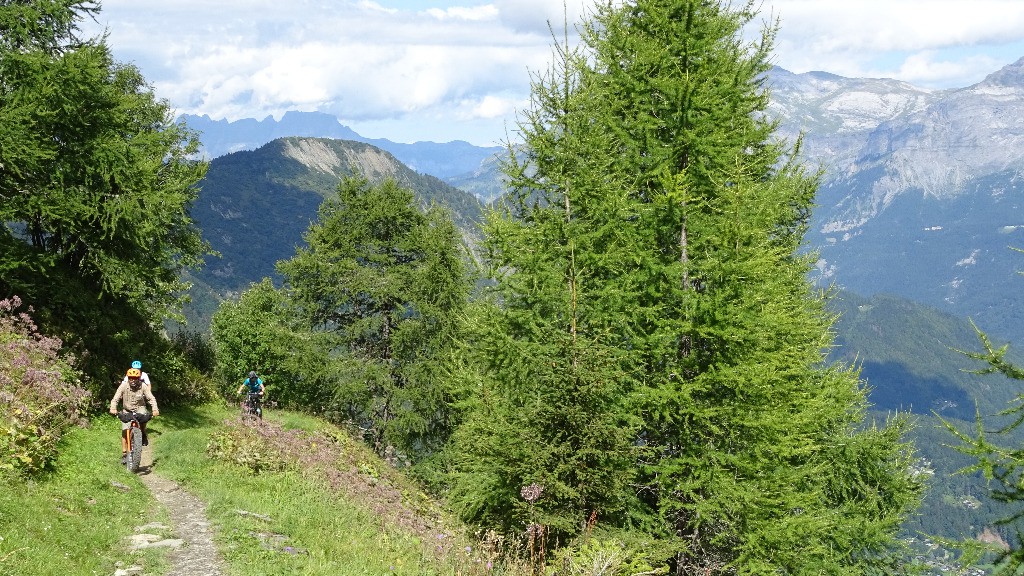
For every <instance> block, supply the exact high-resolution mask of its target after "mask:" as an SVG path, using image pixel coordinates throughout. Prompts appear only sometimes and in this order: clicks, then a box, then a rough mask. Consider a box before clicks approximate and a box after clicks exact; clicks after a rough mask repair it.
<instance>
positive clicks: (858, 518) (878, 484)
mask: <svg viewBox="0 0 1024 576" xmlns="http://www.w3.org/2000/svg"><path fill="white" fill-rule="evenodd" d="M755 18H756V11H755V10H754V8H753V5H752V3H747V4H745V5H743V6H739V7H734V6H733V5H732V4H730V3H727V2H721V1H716V0H629V1H626V2H615V3H603V4H600V5H598V6H597V7H596V8H595V11H594V14H593V16H592V18H591V19H590V20H589V21H588V22H587V23H586V24H585V25H584V26H583V27H582V29H581V31H582V35H583V44H582V46H583V47H582V49H581V52H580V53H579V55H578V57H573V58H563V59H562V62H563V63H565V65H566V66H567V67H568V69H567V70H566V71H563V72H562V73H561V74H557V75H552V76H551V77H550V79H551V81H550V82H547V83H539V84H535V87H534V104H533V108H532V109H531V111H529V112H527V113H526V114H525V121H524V122H523V123H522V124H521V128H522V133H523V139H524V146H523V149H522V152H520V153H518V154H517V155H516V158H517V159H516V160H515V161H513V162H511V163H510V165H509V170H508V175H509V177H510V180H511V182H512V187H513V189H514V190H517V191H518V192H517V196H518V197H520V198H523V199H524V200H526V202H525V206H526V208H527V209H526V210H520V212H519V213H518V214H512V215H510V217H508V218H506V219H503V220H501V221H500V225H499V226H495V227H494V228H492V231H491V237H492V238H496V239H498V240H499V241H502V238H505V239H506V240H504V241H505V242H508V240H507V239H515V240H516V242H518V244H512V243H507V244H506V246H507V247H506V248H504V249H503V250H501V253H502V254H504V255H506V260H499V262H500V263H501V264H502V265H503V266H504V268H503V269H504V270H506V271H507V274H506V275H505V276H502V277H501V278H499V282H500V283H501V285H502V286H503V289H504V290H506V291H507V292H502V294H503V295H504V300H503V302H502V304H503V306H504V307H505V308H504V310H505V311H504V312H503V314H504V316H505V317H506V318H530V319H531V320H530V323H527V322H524V321H517V322H514V323H513V322H507V323H497V322H495V323H494V326H495V328H496V329H497V330H500V331H501V337H502V338H505V339H507V340H508V342H507V343H506V344H505V349H511V348H512V347H513V346H514V343H515V344H518V345H521V346H526V344H528V343H533V342H537V341H541V342H554V341H556V340H555V339H554V338H551V337H550V335H549V334H541V333H540V332H535V333H530V332H526V331H524V330H522V327H524V326H541V325H543V326H550V327H552V328H554V327H561V329H562V330H565V331H568V330H572V328H571V327H572V326H576V327H577V328H576V330H577V334H578V326H586V328H587V333H588V334H589V335H590V338H591V342H594V343H601V344H602V345H603V346H606V347H607V348H605V350H604V351H603V352H602V354H601V355H600V357H602V358H609V359H612V361H611V365H609V366H600V367H599V366H597V365H596V364H595V365H593V367H594V369H595V370H604V374H605V375H606V376H607V378H608V379H609V380H611V381H614V385H613V386H611V387H609V388H607V389H608V390H615V394H614V395H617V396H618V395H621V396H619V398H618V400H617V401H616V402H615V403H614V405H613V406H614V407H613V409H612V410H611V411H610V412H609V414H615V415H616V417H617V418H618V419H619V421H620V422H624V423H629V425H633V424H634V423H636V425H637V428H636V431H635V435H634V436H633V443H632V446H634V447H635V449H636V451H637V453H636V460H635V461H634V464H635V468H634V469H633V470H632V471H631V472H630V473H627V474H625V477H627V478H630V479H629V481H628V485H629V486H630V487H632V488H633V491H632V493H631V494H627V495H622V496H621V497H620V498H619V500H617V501H619V502H629V506H630V508H629V510H630V512H629V513H627V514H624V515H622V516H620V517H618V518H616V517H615V516H611V517H607V518H606V519H607V520H608V521H610V522H623V523H624V525H627V524H628V525H632V526H644V527H646V528H647V529H648V530H652V531H653V532H654V533H656V534H657V536H658V537H659V538H660V540H661V541H662V543H664V544H667V546H668V548H669V549H670V550H671V553H670V554H669V558H668V560H667V562H668V563H669V564H670V565H671V566H672V568H673V569H674V570H675V572H676V573H677V574H692V573H701V574H866V573H875V572H877V573H891V572H893V571H896V570H898V569H899V568H898V567H899V564H900V560H901V558H900V556H899V552H898V540H897V538H896V534H897V530H898V527H899V524H900V522H901V521H902V519H903V518H904V516H905V515H906V514H907V513H908V512H909V511H910V510H911V509H912V507H913V506H914V504H915V502H916V499H917V497H918V493H919V490H920V486H919V484H918V483H917V482H916V481H915V479H914V478H913V477H912V475H911V472H910V466H909V464H910V462H911V459H912V458H913V449H912V446H910V445H909V444H907V443H906V442H905V441H904V440H903V439H902V434H903V432H904V431H905V428H906V422H905V421H903V420H894V421H893V422H892V423H891V424H889V425H882V426H875V425H873V424H870V423H868V422H867V421H866V410H867V407H868V405H867V400H866V391H865V389H864V387H863V386H862V385H861V383H860V381H859V378H858V374H857V371H856V370H854V369H852V368H850V367H845V366H839V365H828V364H826V360H825V359H826V354H827V352H828V349H829V347H830V346H831V345H832V341H833V335H832V332H831V323H832V320H833V319H832V317H831V316H830V315H829V314H828V313H827V311H826V309H825V295H823V294H821V293H820V292H818V291H816V290H815V289H814V288H813V286H812V285H811V284H810V283H809V282H808V280H807V273H808V272H809V270H810V267H811V263H812V262H813V255H811V254H809V253H808V252H806V251H804V250H803V246H802V242H803V234H804V231H805V229H806V226H807V221H808V218H809V215H810V212H811V208H812V203H813V198H814V193H815V190H816V187H817V176H816V174H814V173H808V172H806V171H805V169H804V168H803V167H802V166H801V164H800V163H799V156H798V154H797V152H798V150H797V149H795V148H794V147H793V145H791V144H788V143H785V142H782V141H779V140H777V139H776V138H775V136H774V133H775V128H776V124H775V123H774V122H773V121H772V120H771V119H770V116H769V114H768V102H769V93H768V90H767V88H766V86H765V85H764V82H765V77H766V74H767V72H768V71H769V69H770V66H771V64H770V53H771V48H772V41H773V36H774V25H769V26H767V27H765V29H764V30H763V33H762V35H761V36H760V38H759V40H758V41H756V42H753V43H751V42H748V41H746V40H744V30H745V28H746V27H747V26H748V25H750V24H751V23H752V22H753V21H754V19H755ZM552 103H554V104H556V105H551V104H552ZM549 221H552V222H553V221H558V222H560V223H562V222H565V223H573V224H575V225H576V226H577V227H576V228H575V229H572V228H571V227H570V226H568V225H566V226H564V227H563V228H555V227H554V226H551V225H548V226H542V224H541V223H545V222H549ZM569 230H574V232H573V233H570V232H568V231H569ZM509 248H512V249H511V250H510V249H509ZM570 248H571V249H570ZM512 254H515V255H516V256H514V257H513V256H509V255H512ZM531 262H537V263H541V264H543V266H539V265H538V266H532V265H531ZM574 269H575V270H579V271H582V272H583V273H582V274H574V273H573V272H572V270H574ZM556 271H561V274H560V276H559V275H556V274H555V272H556ZM556 278H560V280H559V281H555V279H556ZM574 278H576V279H581V280H582V284H576V283H574V282H573V281H572V279H574ZM556 285H557V286H562V287H564V288H562V290H563V292H564V293H565V294H567V295H573V298H575V302H577V303H579V302H582V303H586V306H580V305H578V304H577V305H573V307H570V306H568V305H567V304H566V302H569V300H570V299H569V297H568V296H566V297H563V298H562V302H563V304H562V305H561V306H560V307H558V306H553V305H552V303H554V302H558V300H553V299H549V298H550V296H548V297H545V298H543V299H542V298H535V299H534V300H533V301H531V300H530V299H529V298H528V297H527V296H529V295H539V294H542V293H543V294H545V295H551V294H554V293H555V292H554V290H553V289H552V288H550V287H554V286H556ZM543 287H549V288H548V289H547V290H546V291H543V292H542V290H544V288H543ZM570 287H571V288H570ZM570 309H571V310H573V311H574V312H573V314H572V315H569V314H566V312H565V311H566V310H570ZM570 320H572V321H570ZM524 349H525V348H524ZM527 356H529V355H527ZM541 357H542V358H544V360H545V361H550V363H551V364H553V365H560V364H571V356H569V355H563V356H559V357H557V358H548V357H543V356H541ZM501 358H502V357H501V355H500V354H497V353H495V354H493V355H492V359H495V360H501ZM495 364H497V365H498V366H500V367H502V368H503V369H504V370H506V371H510V372H511V373H514V372H512V370H513V368H514V367H516V366H517V365H515V364H513V363H511V362H507V361H506V362H498V361H496V362H495ZM537 364H538V365H540V364H541V363H540V362H538V363H537ZM519 371H520V373H522V374H523V375H524V376H528V377H524V376H521V377H520V378H522V380H521V382H522V383H521V385H520V387H519V389H515V388H510V389H509V392H508V393H506V394H505V396H506V397H507V398H508V400H506V402H514V401H517V397H516V396H515V394H520V395H521V396H520V397H518V398H519V399H518V401H519V402H524V401H525V398H526V397H529V396H530V395H531V394H532V395H534V396H535V397H536V398H537V399H538V400H544V399H548V398H560V397H564V396H568V395H571V394H572V393H573V392H572V391H571V390H570V389H568V388H564V389H562V394H563V396H559V395H557V394H553V393H551V392H545V386H547V385H548V383H553V384H554V385H556V386H563V387H564V386H567V385H568V383H569V382H571V381H569V380H561V381H555V380H552V379H548V380H543V379H541V378H538V377H536V375H535V374H534V373H532V372H529V371H526V370H522V369H520V370H519ZM499 374H500V372H499ZM596 375H597V372H595V373H594V374H592V375H591V376H590V377H591V378H595V377H596ZM502 379H505V378H499V379H498V380H499V381H501V380H502ZM488 393H492V394H493V395H495V396H497V397H501V396H502V393H501V390H500V388H498V387H495V388H492V389H491V390H489V391H488ZM555 409H556V407H549V410H555ZM623 409H628V410H629V412H628V414H624V413H623V412H622V410H623ZM537 413H538V414H540V413H541V412H540V411H537ZM630 430H631V432H632V429H630ZM531 438H532V442H533V443H534V444H536V445H550V446H551V447H550V448H548V449H547V451H548V452H551V453H554V452H557V450H558V449H557V448H556V446H558V445H559V444H560V443H563V442H565V438H564V435H560V434H559V433H557V432H556V431H555V430H546V429H544V428H543V427H542V426H540V425H534V428H533V429H532V430H531ZM537 465H538V466H540V467H539V468H538V469H537V470H533V471H532V472H531V473H532V475H533V477H538V478H539V477H543V476H544V475H545V474H549V475H550V474H551V472H550V465H549V464H545V463H543V462H539V463H538V464H537ZM597 465H599V466H600V465H605V463H598V464H597ZM544 466H548V468H545V467H544ZM595 476H596V474H595ZM519 478H524V479H528V478H529V476H527V475H525V474H523V475H520V476H519ZM501 489H502V490H505V491H506V492H507V491H509V488H508V487H501ZM608 496H609V495H605V497H606V498H608ZM633 497H635V498H636V499H637V500H639V502H632V501H631V498H633ZM506 498H507V497H506ZM555 498H557V496H556V495H553V496H552V500H554V499H555ZM477 501H478V502H480V501H484V499H483V498H479V497H478V498H477ZM540 502H541V500H538V501H537V504H536V505H535V507H536V506H539V505H540ZM549 506H552V507H554V506H555V502H551V503H550V504H549ZM634 506H635V507H634ZM585 513H586V510H577V514H578V515H584V514H585Z"/></svg>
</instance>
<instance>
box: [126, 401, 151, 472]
mask: <svg viewBox="0 0 1024 576" xmlns="http://www.w3.org/2000/svg"><path fill="white" fill-rule="evenodd" d="M152 417H153V416H152V414H146V413H143V412H131V411H128V410H122V411H120V412H118V413H117V419H118V420H120V421H121V422H123V423H125V424H127V425H128V426H126V427H124V428H123V429H122V430H121V436H122V438H123V439H124V442H123V443H122V444H121V447H122V448H124V447H126V446H127V448H128V449H127V450H126V451H125V455H124V465H125V468H127V469H128V471H129V472H136V471H138V469H139V464H141V463H142V426H141V425H142V424H145V423H146V422H149V420H150V418H152Z"/></svg>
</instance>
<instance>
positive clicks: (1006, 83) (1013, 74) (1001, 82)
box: [977, 58, 1024, 88]
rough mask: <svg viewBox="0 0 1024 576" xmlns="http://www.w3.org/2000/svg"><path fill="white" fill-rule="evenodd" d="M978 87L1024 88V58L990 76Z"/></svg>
mask: <svg viewBox="0 0 1024 576" xmlns="http://www.w3.org/2000/svg"><path fill="white" fill-rule="evenodd" d="M977 86H1001V87H1012V88H1024V58H1021V59H1019V60H1017V61H1016V62H1014V63H1012V64H1007V65H1006V66H1003V67H1002V68H1000V69H999V70H996V71H995V72H993V73H991V74H989V75H988V76H986V77H985V79H984V80H982V81H981V82H979V83H978V84H977Z"/></svg>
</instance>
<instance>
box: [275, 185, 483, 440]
mask: <svg viewBox="0 0 1024 576" xmlns="http://www.w3.org/2000/svg"><path fill="white" fill-rule="evenodd" d="M337 190H338V191H337V195H336V196H335V197H331V198H328V199H327V200H326V201H325V202H324V204H323V205H322V206H321V207H320V211H319V218H318V221H317V222H316V223H314V224H312V225H311V226H310V228H309V230H308V232H307V233H306V236H305V239H306V242H307V245H308V247H303V248H300V249H299V250H298V251H297V252H296V255H295V257H293V258H292V259H290V260H287V261H281V262H279V263H278V270H279V271H280V272H281V274H282V275H283V276H284V277H285V278H286V282H287V286H288V288H289V292H288V293H289V298H290V299H291V301H292V302H293V303H294V305H295V306H296V308H297V310H298V313H299V314H300V316H301V317H302V318H303V319H304V320H305V322H306V327H307V328H308V329H310V330H313V331H314V332H315V333H320V334H327V335H329V336H330V337H331V338H333V339H334V340H333V343H332V344H331V346H330V352H331V354H332V355H341V357H342V358H341V361H342V362H343V364H344V365H345V366H346V368H345V370H346V371H348V372H349V373H348V376H347V377H346V378H344V379H340V380H339V381H342V382H351V383H352V384H351V385H343V386H337V387H336V388H334V390H333V399H332V404H333V405H335V406H337V407H340V409H341V410H342V411H343V412H344V413H347V416H348V418H349V419H351V420H352V421H353V422H355V423H357V424H358V425H359V426H361V427H363V428H365V429H367V434H368V436H369V439H370V441H371V443H372V444H373V445H374V446H375V448H376V449H377V450H378V451H380V452H381V453H383V452H384V451H385V450H386V449H387V448H388V447H389V446H392V447H395V448H398V449H400V450H402V451H405V452H406V453H412V452H416V453H423V452H429V451H430V450H431V449H432V448H434V447H436V445H437V444H438V442H443V441H444V439H446V438H447V436H448V429H449V428H450V422H449V421H448V412H447V410H446V408H445V407H446V405H447V404H448V394H449V392H448V391H447V389H446V386H445V383H444V382H445V380H444V378H443V374H444V372H445V368H444V363H445V358H446V357H447V356H449V355H450V350H451V345H452V343H453V338H454V337H455V335H456V332H457V329H458V326H459V319H460V314H461V313H462V310H463V308H464V306H465V301H466V298H467V296H468V292H469V288H470V282H469V276H468V273H467V269H466V259H465V252H464V251H463V248H462V244H461V241H460V236H459V232H458V230H457V229H456V228H455V226H454V224H453V223H452V221H451V219H450V218H449V217H448V213H447V211H445V210H443V209H441V208H439V207H436V206H432V207H430V208H428V209H427V210H426V211H423V210H421V209H420V208H419V207H418V205H417V204H418V203H417V202H416V200H415V197H414V196H413V193H412V192H411V191H410V190H408V189H406V188H403V187H401V186H400V185H399V184H398V183H397V182H395V181H394V180H390V179H388V180H385V181H384V182H382V183H380V184H370V183H369V182H368V181H367V180H366V179H364V178H361V177H349V178H345V179H343V180H342V181H341V183H340V184H339V185H338V189H337Z"/></svg>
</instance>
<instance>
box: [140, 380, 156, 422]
mask: <svg viewBox="0 0 1024 576" xmlns="http://www.w3.org/2000/svg"><path fill="white" fill-rule="evenodd" d="M142 393H143V394H145V396H146V402H149V406H150V407H151V408H152V409H153V416H159V415H160V409H159V408H157V407H156V396H153V392H151V391H150V389H149V388H147V387H145V386H143V387H142Z"/></svg>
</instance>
